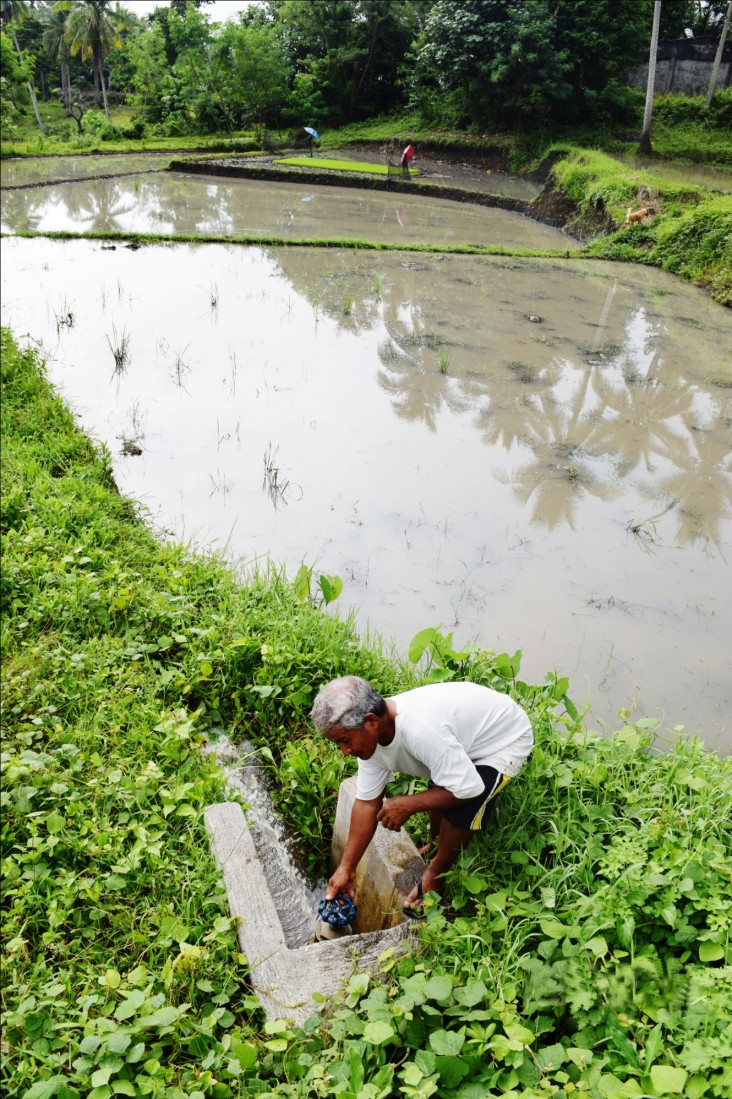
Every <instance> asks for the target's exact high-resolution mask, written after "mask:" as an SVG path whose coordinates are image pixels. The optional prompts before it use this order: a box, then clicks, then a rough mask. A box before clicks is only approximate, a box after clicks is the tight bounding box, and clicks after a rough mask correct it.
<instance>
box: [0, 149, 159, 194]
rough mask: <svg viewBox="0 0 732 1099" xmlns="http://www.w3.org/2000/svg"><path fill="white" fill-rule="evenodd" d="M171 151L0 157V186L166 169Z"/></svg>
mask: <svg viewBox="0 0 732 1099" xmlns="http://www.w3.org/2000/svg"><path fill="white" fill-rule="evenodd" d="M172 159H173V157H172V154H171V153H102V154H100V155H97V154H92V155H91V156H89V155H87V156H47V157H17V158H11V159H3V160H0V187H29V186H33V185H38V184H42V183H64V182H66V181H67V180H74V179H92V178H93V177H95V176H108V175H131V174H134V173H135V172H156V171H162V170H163V169H165V168H167V167H168V165H169V164H170V161H171V160H172Z"/></svg>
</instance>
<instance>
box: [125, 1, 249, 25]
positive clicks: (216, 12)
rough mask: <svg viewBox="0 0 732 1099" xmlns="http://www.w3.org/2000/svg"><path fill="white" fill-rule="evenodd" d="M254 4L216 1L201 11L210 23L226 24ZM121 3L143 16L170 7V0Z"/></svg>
mask: <svg viewBox="0 0 732 1099" xmlns="http://www.w3.org/2000/svg"><path fill="white" fill-rule="evenodd" d="M252 2H253V0H241V2H240V0H214V3H213V4H207V5H206V6H205V7H203V8H201V11H202V12H203V13H204V14H205V15H207V16H208V18H209V22H210V23H225V22H226V20H227V19H230V18H231V16H232V15H236V13H237V12H238V11H244V10H245V9H246V8H248V7H249V5H250V3H252ZM254 2H256V0H254ZM121 3H122V5H123V6H124V7H125V8H129V10H130V11H134V12H135V14H136V15H141V16H145V15H150V13H151V12H153V11H155V9H156V8H167V7H169V0H121Z"/></svg>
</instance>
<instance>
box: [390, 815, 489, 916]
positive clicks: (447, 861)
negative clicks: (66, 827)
mask: <svg viewBox="0 0 732 1099" xmlns="http://www.w3.org/2000/svg"><path fill="white" fill-rule="evenodd" d="M473 834H474V833H473V832H471V830H470V829H469V828H456V827H455V826H454V825H452V824H450V822H449V821H448V820H445V818H444V817H443V819H442V824H441V825H440V840H439V844H438V847H437V853H436V854H435V857H434V858H433V859H432V861H431V862H430V864H429V866H427V867H426V868H425V871H424V873H423V875H422V892H423V893H429V892H430V891H431V890H434V892H435V893H440V894H442V892H443V890H444V885H445V874H446V873H447V871H448V870H449V869H450V867H451V866H452V865H453V863H454V862H455V859H456V858H457V857H458V855H459V854H460V852H461V851H462V849H463V847H465V846H466V844H468V843H470V840H471V839H472V837H473ZM420 903H421V902H420V900H419V887H418V886H416V885H415V887H414V889H413V890H412V892H411V893H410V894H409V896H408V897H406V898H405V900H404V904H405V905H411V906H413V907H414V906H415V905H416V906H419V904H420Z"/></svg>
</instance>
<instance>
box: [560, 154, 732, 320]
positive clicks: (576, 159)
mask: <svg viewBox="0 0 732 1099" xmlns="http://www.w3.org/2000/svg"><path fill="white" fill-rule="evenodd" d="M555 151H557V152H561V153H562V154H563V156H562V159H561V160H559V161H558V163H557V164H556V165H555V166H554V168H553V169H552V178H553V180H554V181H555V184H556V186H558V187H559V189H560V190H561V192H562V194H563V195H565V196H566V197H567V198H568V199H569V200H570V201H571V202H572V203H573V204H574V205H575V207H576V208H577V211H578V219H577V222H578V224H580V225H581V224H582V223H583V222H584V223H585V225H587V226H592V225H593V224H594V225H595V226H599V225H602V226H603V227H604V229H605V232H604V233H603V234H602V235H601V236H599V237H598V238H597V239H596V240H595V241H594V242H593V243H592V244H591V245H590V247H589V251H590V253H591V254H592V255H595V256H598V257H602V258H606V259H620V260H626V261H629V262H633V263H643V264H648V265H651V266H654V267H660V268H662V269H663V270H665V271H670V272H672V273H674V274H676V275H679V276H680V277H682V278H685V279H688V280H689V281H691V282H693V283H695V284H696V285H698V286H702V287H704V289H706V290H707V291H708V292H709V293H710V294H711V296H712V297H714V298H715V299H716V300H717V301H719V302H720V303H721V304H723V305H728V306H729V305H732V196H730V195H722V194H713V193H711V192H708V191H705V190H704V189H703V188H700V187H698V186H691V185H687V184H684V183H676V182H673V181H669V180H667V179H666V178H665V177H663V176H661V175H654V174H653V170H652V169H649V170H645V169H638V170H634V169H632V168H628V167H627V166H626V165H623V164H621V163H620V162H619V161H617V160H615V159H613V158H612V157H609V156H608V155H607V154H605V153H602V152H598V151H596V150H588V149H573V148H567V147H562V146H558V147H556V149H555ZM649 203H650V204H652V205H653V206H654V207H655V209H656V211H657V212H656V214H655V215H654V216H653V218H652V219H650V221H649V224H647V225H635V226H629V227H627V228H626V227H625V224H624V223H625V215H626V211H627V208H628V207H629V206H630V207H632V209H634V210H635V209H639V208H640V207H642V206H644V205H648V204H649Z"/></svg>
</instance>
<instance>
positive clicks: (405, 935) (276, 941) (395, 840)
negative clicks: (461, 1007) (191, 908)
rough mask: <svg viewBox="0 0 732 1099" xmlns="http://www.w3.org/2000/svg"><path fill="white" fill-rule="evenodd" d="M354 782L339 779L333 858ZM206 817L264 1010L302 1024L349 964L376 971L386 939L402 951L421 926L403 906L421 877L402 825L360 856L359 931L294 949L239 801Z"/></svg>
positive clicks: (311, 916) (332, 992)
mask: <svg viewBox="0 0 732 1099" xmlns="http://www.w3.org/2000/svg"><path fill="white" fill-rule="evenodd" d="M355 783H356V780H355V778H353V779H348V780H347V781H346V782H344V783H343V784H342V785H341V789H340V793H339V798H338V810H337V818H336V824H335V833H336V839H335V842H334V857H335V858H336V859H337V858H339V857H340V856H339V855H338V854H337V853H336V852H337V851H338V850H339V849H340V850H342V849H343V844H344V843H345V838H346V834H347V832H348V824H349V821H350V818H351V807H352V806H353V801H354V796H355ZM204 819H205V823H206V829H207V831H208V834H209V839H210V842H211V851H212V853H213V855H214V858H215V859H216V863H217V865H218V866H219V868H220V870H221V874H222V877H223V881H224V886H225V888H226V893H227V897H228V901H229V911H230V913H231V915H232V916H233V917H234V918H235V919H236V921H237V937H238V940H239V948H240V950H241V951H242V953H244V954H246V957H247V961H248V963H249V981H250V982H251V986H252V989H253V991H254V992H255V993H256V995H257V997H258V999H259V1002H260V1003H261V1005H262V1007H263V1009H264V1011H265V1013H266V1015H267V1016H268V1018H270V1019H290V1020H291V1021H292V1022H294V1023H296V1024H298V1025H302V1024H303V1023H304V1022H305V1020H306V1019H307V1018H309V1017H310V1016H312V1015H316V1014H317V1013H318V1012H320V1011H322V1010H324V1009H325V1008H327V1006H328V1005H329V1004H330V1003H332V1001H333V999H334V998H335V997H336V996H337V995H338V992H339V990H340V989H341V987H342V985H343V982H344V981H346V980H348V978H349V977H350V976H351V975H352V974H353V973H354V972H356V971H365V972H371V973H377V972H378V968H379V957H380V955H381V954H382V953H383V952H384V951H385V950H387V949H388V948H389V947H391V948H393V949H394V950H395V951H396V952H397V953H400V952H402V951H404V950H405V949H407V947H415V946H416V945H417V942H418V932H417V930H416V928H415V925H414V923H413V922H411V921H409V920H407V921H406V922H403V915H402V911H401V906H402V901H403V899H404V896H405V895H406V894H407V892H408V891H409V890H410V889H411V887H412V886H413V885H414V884H415V882H416V881H417V880H418V879H419V877H420V874H421V872H422V870H423V869H424V862H423V861H422V859H421V858H420V856H419V854H418V852H417V849H416V847H415V846H414V844H413V843H412V841H411V840H410V839H409V837H408V836H407V835H406V833H405V832H403V831H402V832H388V831H387V830H386V829H384V828H380V829H379V830H378V832H377V835H376V837H375V838H374V840H373V841H372V843H371V845H370V847H369V851H368V853H367V855H366V856H364V858H363V859H362V860H361V864H360V866H359V876H358V877H357V880H356V887H357V894H356V900H357V902H358V922H357V925H356V928H355V931H356V934H353V935H350V936H347V937H345V938H339V939H334V940H331V941H322V942H308V943H304V944H302V945H300V946H297V947H296V948H295V949H293V948H291V947H290V946H289V945H288V942H287V937H286V935H285V930H284V928H283V924H282V919H281V916H282V913H281V912H280V910H279V908H278V903H276V902H275V900H274V898H273V895H272V892H271V890H270V888H269V885H268V882H267V878H266V876H265V873H264V869H263V866H262V861H261V858H260V854H259V852H258V851H257V849H256V846H255V843H254V840H253V838H252V833H251V831H250V828H249V825H248V823H247V820H246V817H245V814H244V811H243V810H242V807H241V805H239V804H238V803H237V802H221V803H219V804H218V805H211V806H209V808H208V809H207V810H206V812H205V814H204ZM293 903H294V899H293ZM280 907H281V905H280ZM315 915H316V913H315V910H314V909H313V910H311V911H310V912H309V913H307V914H306V916H305V918H306V919H308V920H309V921H311V922H312V927H313V931H314V930H315ZM313 993H318V994H319V995H320V996H321V997H325V1003H323V1002H322V1000H318V1001H314V1000H313Z"/></svg>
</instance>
